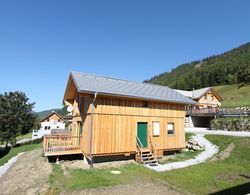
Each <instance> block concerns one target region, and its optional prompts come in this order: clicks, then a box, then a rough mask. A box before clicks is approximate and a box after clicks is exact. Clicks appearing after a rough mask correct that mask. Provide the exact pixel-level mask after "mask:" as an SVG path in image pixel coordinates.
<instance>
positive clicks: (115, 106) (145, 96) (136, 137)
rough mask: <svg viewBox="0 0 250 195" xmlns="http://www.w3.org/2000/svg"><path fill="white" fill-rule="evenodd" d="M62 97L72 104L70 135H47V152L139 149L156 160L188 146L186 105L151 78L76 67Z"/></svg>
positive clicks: (121, 152)
mask: <svg viewBox="0 0 250 195" xmlns="http://www.w3.org/2000/svg"><path fill="white" fill-rule="evenodd" d="M63 101H64V103H65V104H66V105H69V106H72V107H73V112H72V116H73V119H72V126H71V128H72V130H71V135H70V136H68V135H67V136H66V135H53V136H49V135H48V136H45V138H44V155H45V156H58V155H65V154H83V155H84V156H85V157H86V158H87V159H89V160H90V163H93V159H94V158H95V157H96V156H110V155H125V156H130V155H135V158H136V159H137V160H139V161H141V162H143V161H145V159H146V160H148V161H149V162H154V161H155V157H156V156H158V157H160V156H162V155H163V152H164V151H171V150H181V149H182V148H184V147H185V132H184V118H185V106H186V105H191V104H194V102H193V101H192V100H190V99H189V98H187V97H185V96H183V95H181V94H179V93H177V92H175V91H174V90H172V89H170V88H168V87H163V86H158V85H153V84H147V83H137V82H132V81H127V80H121V79H117V78H110V77H103V76H97V75H90V74H85V73H78V72H71V73H70V76H69V79H68V83H67V87H66V91H65V94H64V98H63Z"/></svg>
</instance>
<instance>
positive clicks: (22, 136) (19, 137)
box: [16, 132, 32, 141]
mask: <svg viewBox="0 0 250 195" xmlns="http://www.w3.org/2000/svg"><path fill="white" fill-rule="evenodd" d="M31 137H32V132H29V133H27V134H24V135H19V136H17V137H16V140H17V141H19V140H21V139H26V138H31Z"/></svg>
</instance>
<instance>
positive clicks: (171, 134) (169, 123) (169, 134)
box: [167, 122, 175, 136]
mask: <svg viewBox="0 0 250 195" xmlns="http://www.w3.org/2000/svg"><path fill="white" fill-rule="evenodd" d="M171 124H172V125H173V129H172V130H170V129H169V128H168V127H169V126H168V125H171ZM170 131H172V132H173V133H169V132H170ZM167 135H168V136H173V135H175V124H174V122H168V123H167Z"/></svg>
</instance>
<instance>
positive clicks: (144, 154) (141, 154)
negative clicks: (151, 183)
mask: <svg viewBox="0 0 250 195" xmlns="http://www.w3.org/2000/svg"><path fill="white" fill-rule="evenodd" d="M136 140H137V149H138V153H137V162H140V163H142V164H144V165H149V166H157V165H158V162H157V158H156V152H155V150H154V149H149V148H144V147H143V145H142V144H141V142H140V140H139V139H138V137H136Z"/></svg>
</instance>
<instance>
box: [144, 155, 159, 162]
mask: <svg viewBox="0 0 250 195" xmlns="http://www.w3.org/2000/svg"><path fill="white" fill-rule="evenodd" d="M152 159H155V160H156V158H155V156H147V157H142V160H144V161H145V160H152Z"/></svg>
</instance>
